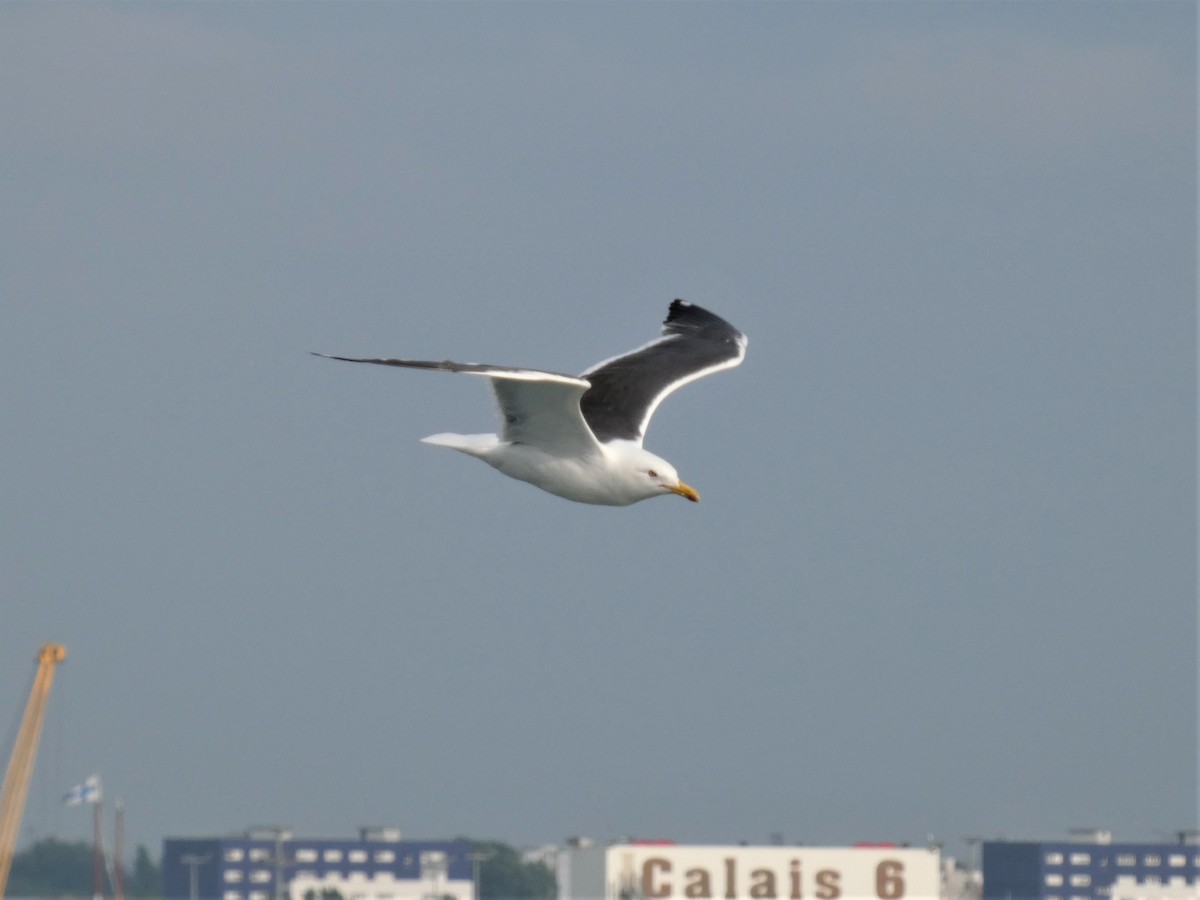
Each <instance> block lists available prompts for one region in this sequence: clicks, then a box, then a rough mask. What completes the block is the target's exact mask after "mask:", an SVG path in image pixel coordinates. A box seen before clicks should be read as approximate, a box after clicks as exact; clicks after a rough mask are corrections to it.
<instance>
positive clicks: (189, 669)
mask: <svg viewBox="0 0 1200 900" xmlns="http://www.w3.org/2000/svg"><path fill="white" fill-rule="evenodd" d="M1196 39H1197V32H1196V6H1195V5H1194V4H1193V3H1184V2H1158V3H1106V2H1097V3H1086V4H1085V3H1040V2H1030V3H971V4H966V3H955V4H945V3H936V2H931V3H895V4H886V5H885V4H876V3H869V2H864V3H838V2H830V3H770V4H765V3H764V4H760V3H740V4H732V3H653V4H651V3H646V4H640V3H635V4H631V3H625V4H616V3H570V4H550V3H503V4H501V3H489V4H477V3H454V4H435V3H373V4H322V3H312V4H280V3H261V4H248V3H240V4H235V3H223V4H202V5H198V4H191V3H173V4H152V3H125V4H118V5H109V4H99V3H97V4H76V3H58V4H53V3H51V4H46V3H30V4H25V3H6V4H4V5H3V6H0V80H2V82H3V84H4V89H3V90H2V91H0V121H2V122H3V132H2V136H0V172H2V174H0V191H2V194H0V208H2V209H3V213H2V215H0V236H2V240H0V270H2V275H0V279H2V287H0V291H2V293H0V304H2V306H3V321H2V323H0V366H2V377H3V397H4V415H3V419H2V423H0V429H2V434H0V439H2V443H0V460H2V468H0V490H2V493H0V508H2V509H3V515H2V517H0V538H2V540H0V552H2V554H3V556H2V559H0V565H2V568H0V592H2V593H0V598H2V599H0V603H2V608H3V617H2V619H0V712H2V713H3V716H2V717H3V718H4V719H5V721H6V722H13V723H15V722H16V719H17V717H18V715H19V713H20V710H21V708H22V706H23V703H24V698H25V692H26V691H27V690H28V687H29V684H30V677H31V673H32V670H33V662H32V661H33V656H34V653H35V651H36V649H37V647H38V646H39V645H40V644H41V643H42V642H45V641H59V642H62V643H65V644H66V645H67V647H68V651H69V654H70V658H69V660H68V662H67V663H66V665H65V666H64V667H63V668H62V670H61V672H60V674H59V681H58V684H57V686H56V688H55V693H54V696H53V697H52V698H51V711H50V714H49V717H48V724H47V727H46V733H45V738H44V743H43V752H42V755H41V760H40V762H39V765H38V771H37V775H36V777H35V780H34V788H33V793H32V796H31V799H30V803H29V808H28V812H27V816H26V820H25V826H24V829H23V833H22V834H23V839H24V840H30V839H32V838H35V837H39V836H44V835H46V834H49V833H55V834H59V835H63V836H65V837H68V838H73V837H83V836H85V835H86V834H87V833H88V824H87V821H86V820H87V818H88V817H87V816H86V815H85V814H84V813H83V812H82V811H80V810H78V809H63V808H62V807H61V806H60V804H59V798H60V796H61V794H62V792H63V791H65V790H66V789H67V788H68V787H70V786H71V785H72V784H74V783H76V782H78V781H80V780H81V779H82V778H83V777H85V776H86V775H88V774H89V773H91V772H98V773H100V774H101V775H102V777H103V778H104V780H105V784H106V788H107V790H108V796H109V797H110V798H112V797H121V798H123V799H124V800H125V803H126V805H127V809H128V820H129V830H130V839H131V841H133V842H145V843H148V844H150V845H151V846H152V847H153V848H155V850H156V851H157V849H158V846H159V845H158V841H159V839H160V838H161V837H162V836H163V835H191V834H211V833H229V832H233V831H236V830H239V829H241V828H243V827H245V826H246V825H248V824H251V823H267V822H269V823H285V824H289V825H291V826H293V827H294V828H295V829H296V830H297V832H298V833H301V834H307V835H311V836H339V835H349V834H352V833H353V831H354V829H355V828H356V827H357V826H358V825H360V824H367V823H388V824H395V825H397V826H399V827H401V828H402V829H403V830H404V831H405V832H406V833H408V834H409V835H412V836H414V837H415V836H424V837H433V836H452V835H458V834H464V835H468V836H474V837H489V838H497V839H500V840H505V841H509V842H511V843H514V844H518V845H533V844H540V843H548V842H558V841H561V840H562V839H564V838H566V837H568V836H570V835H588V836H591V837H594V838H597V839H605V838H612V837H616V836H620V835H633V836H642V837H668V838H675V839H677V840H680V841H687V842H700V841H703V842H735V841H738V840H746V841H750V842H765V841H767V839H768V837H769V836H770V835H771V834H772V833H780V834H782V835H783V836H784V838H785V840H787V841H789V842H792V841H798V842H804V843H809V844H836V843H842V842H849V841H855V840H895V841H913V842H923V841H925V840H926V839H927V836H928V835H933V836H934V838H935V839H937V840H944V841H947V842H948V844H949V845H950V848H951V849H952V850H955V851H957V852H961V848H962V846H963V845H962V838H963V836H965V835H970V834H980V835H985V836H1000V835H1003V836H1007V837H1011V838H1024V837H1029V838H1032V837H1044V836H1052V835H1062V834H1064V833H1065V831H1066V829H1067V828H1069V827H1072V826H1079V825H1096V826H1105V827H1109V828H1111V829H1113V831H1114V832H1115V833H1116V834H1117V835H1118V836H1119V837H1122V838H1128V839H1154V838H1158V837H1162V836H1163V835H1164V834H1167V833H1169V832H1170V831H1171V830H1173V829H1177V828H1181V827H1186V826H1193V825H1196V824H1197V821H1196V800H1197V746H1196V743H1197V737H1196V735H1197V732H1196V720H1197V677H1196V676H1197V668H1196V645H1197V608H1196V493H1197V492H1196V454H1195V450H1196V238H1197V234H1196V94H1197V91H1196V42H1197V40H1196ZM674 297H683V298H686V299H688V300H691V301H693V302H695V303H699V304H701V305H704V306H708V307H710V308H712V309H713V310H715V311H716V312H718V313H720V314H721V315H723V316H725V317H727V318H728V319H729V320H731V321H732V322H733V323H735V324H736V325H738V326H739V327H740V328H742V329H743V330H744V331H745V332H746V333H747V334H748V335H749V337H750V349H749V354H748V356H747V359H746V362H745V364H744V365H743V366H742V367H741V368H739V369H736V370H733V371H731V372H725V373H721V374H719V375H717V376H714V377H712V378H709V379H705V380H704V381H701V382H698V383H696V384H693V385H691V386H689V387H687V388H686V389H684V390H683V391H681V392H680V393H678V394H676V395H675V396H674V397H672V398H671V399H670V400H669V401H668V402H667V403H665V404H664V405H663V406H662V407H661V408H660V410H659V412H658V414H657V416H656V418H655V421H654V423H653V426H652V428H651V429H650V432H649V437H648V441H647V446H648V447H649V448H650V449H652V450H654V451H656V452H658V453H660V454H661V455H663V456H665V457H667V458H668V459H670V460H671V461H672V462H674V463H675V464H676V466H677V467H678V468H679V470H680V473H681V474H682V476H683V477H684V478H685V479H686V480H687V481H688V482H690V483H692V484H695V485H696V486H697V488H698V489H699V490H700V491H701V492H702V494H703V496H704V500H703V502H702V503H701V504H699V505H692V504H690V503H687V502H684V501H682V500H679V499H678V498H673V497H672V498H666V499H662V500H654V501H649V502H646V503H643V504H640V505H637V506H634V507H630V508H626V509H607V508H597V507H588V506H582V505H576V504H571V503H568V502H566V501H563V500H560V499H558V498H555V497H552V496H550V495H548V494H544V493H542V492H540V491H537V490H536V489H534V488H532V487H530V486H528V485H525V484H521V483H519V482H516V481H511V480H509V479H506V478H503V477H502V476H500V475H499V474H498V473H496V472H494V471H492V470H490V469H489V468H487V467H486V466H484V465H482V464H480V463H479V462H477V461H474V460H471V459H468V458H466V457H463V456H460V455H458V454H454V453H450V452H447V451H445V450H441V449H437V448H432V447H429V446H426V445H423V444H421V443H419V438H421V437H422V436H424V435H426V434H430V433H433V432H438V431H465V432H473V431H484V430H488V429H491V428H492V427H493V425H494V412H493V410H492V407H491V401H490V398H489V397H488V394H487V391H486V390H485V388H484V386H483V385H482V384H480V383H478V382H477V381H475V380H473V379H462V378H453V377H448V376H436V375H431V374H426V373H421V372H409V371H399V370H390V369H375V368H366V367H358V366H349V365H344V364H340V363H331V362H328V361H325V360H320V359H316V358H314V357H312V356H310V355H309V351H311V350H319V351H324V352H330V353H342V354H349V355H409V356H418V357H427V358H434V359H440V358H447V357H449V358H456V359H462V360H470V361H486V362H496V363H510V364H519V365H529V366H539V367H543V368H549V369H554V370H560V371H581V370H583V369H584V368H586V367H587V366H589V365H590V364H592V363H593V362H595V361H597V360H599V359H602V358H605V357H607V356H611V355H613V354H614V353H617V352H619V351H622V350H625V349H629V348H631V347H634V346H637V345H639V344H641V343H643V342H645V341H647V340H649V339H651V338H652V337H653V336H654V335H655V334H657V331H658V327H659V323H660V322H661V320H662V318H663V316H664V315H665V313H666V309H667V305H668V303H669V302H670V301H671V299H672V298H674ZM14 728H15V724H14V726H13V727H12V728H9V729H8V733H9V735H10V737H9V740H10V742H11V734H12V731H13V729H14ZM10 745H11V744H9V745H6V750H7V748H8V746H10Z"/></svg>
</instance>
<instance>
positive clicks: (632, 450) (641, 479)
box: [421, 434, 688, 506]
mask: <svg viewBox="0 0 1200 900" xmlns="http://www.w3.org/2000/svg"><path fill="white" fill-rule="evenodd" d="M421 440H422V441H424V442H425V443H426V444H435V445H436V446H438V447H449V448H450V449H451V450H457V451H459V452H460V453H465V454H467V455H468V456H474V457H475V458H476V459H482V460H483V461H484V462H485V463H487V464H488V465H489V466H491V467H492V468H494V469H496V470H498V471H500V472H503V473H504V474H505V475H507V476H508V477H509V478H515V479H517V480H518V481H527V482H529V483H530V484H532V485H534V486H535V487H539V488H541V489H542V490H543V491H547V492H549V493H551V494H554V495H555V496H558V497H564V498H566V499H567V500H575V501H576V502H578V503H593V504H596V505H599V506H628V505H629V504H631V503H637V502H638V501H639V500H648V499H649V498H651V497H656V496H659V495H661V494H663V493H664V492H672V493H677V494H680V495H681V496H685V497H686V496H687V495H688V493H687V492H688V487H687V485H682V483H681V482H680V481H679V476H678V474H676V472H675V469H674V467H673V466H672V465H671V464H670V463H669V462H667V461H666V460H665V459H662V458H660V457H658V456H655V455H654V454H653V453H651V452H649V451H648V450H643V449H642V448H641V447H639V446H637V444H634V443H633V442H632V441H613V442H611V443H608V444H598V445H597V452H596V453H594V454H589V455H587V456H564V455H562V454H558V453H554V452H551V451H549V450H545V449H543V448H541V447H536V446H530V445H528V444H516V443H511V442H509V441H503V440H501V439H500V438H499V436H497V435H494V434H431V435H430V436H429V437H427V438H422V439H421ZM635 460H640V461H641V462H642V465H641V466H635V465H633V462H634V461H635ZM647 471H652V472H654V473H656V475H659V476H661V480H659V479H654V478H650V477H649V476H648V475H647V474H645V473H646V472H647Z"/></svg>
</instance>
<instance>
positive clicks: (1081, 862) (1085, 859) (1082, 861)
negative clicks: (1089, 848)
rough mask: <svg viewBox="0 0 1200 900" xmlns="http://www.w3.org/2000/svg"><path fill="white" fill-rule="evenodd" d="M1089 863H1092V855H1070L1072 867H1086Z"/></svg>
mask: <svg viewBox="0 0 1200 900" xmlns="http://www.w3.org/2000/svg"><path fill="white" fill-rule="evenodd" d="M1091 861H1092V854H1090V853H1072V854H1071V865H1073V866H1086V865H1088V864H1089V863H1091Z"/></svg>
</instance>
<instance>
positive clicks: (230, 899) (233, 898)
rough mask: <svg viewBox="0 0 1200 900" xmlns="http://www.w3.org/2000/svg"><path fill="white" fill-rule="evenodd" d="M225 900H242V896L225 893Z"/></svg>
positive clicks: (234, 893) (233, 892)
mask: <svg viewBox="0 0 1200 900" xmlns="http://www.w3.org/2000/svg"><path fill="white" fill-rule="evenodd" d="M225 900H242V895H241V894H239V893H238V892H237V891H226V892H225Z"/></svg>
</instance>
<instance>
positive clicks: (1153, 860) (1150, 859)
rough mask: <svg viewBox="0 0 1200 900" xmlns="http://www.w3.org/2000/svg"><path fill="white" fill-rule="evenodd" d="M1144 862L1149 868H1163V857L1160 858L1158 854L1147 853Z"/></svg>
mask: <svg viewBox="0 0 1200 900" xmlns="http://www.w3.org/2000/svg"><path fill="white" fill-rule="evenodd" d="M1142 862H1143V863H1145V864H1146V865H1148V866H1161V865H1162V857H1161V856H1159V855H1158V854H1157V853H1147V854H1146V856H1145V858H1144V859H1143V860H1142Z"/></svg>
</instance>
